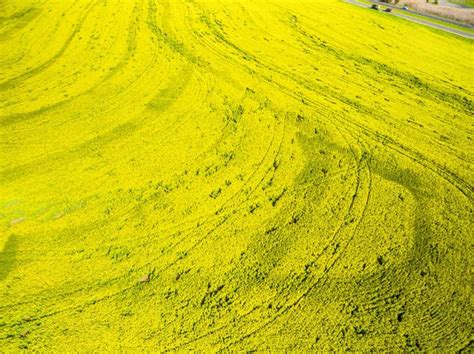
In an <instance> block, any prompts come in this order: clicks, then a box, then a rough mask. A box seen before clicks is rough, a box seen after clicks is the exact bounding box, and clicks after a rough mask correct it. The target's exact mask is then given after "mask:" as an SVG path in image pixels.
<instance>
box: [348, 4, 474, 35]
mask: <svg viewBox="0 0 474 354" xmlns="http://www.w3.org/2000/svg"><path fill="white" fill-rule="evenodd" d="M345 1H346V2H347V3H350V4H353V5H357V6H360V7H363V8H366V9H368V8H370V5H368V4H365V3H361V2H359V1H357V0H345ZM384 6H385V4H384ZM411 12H412V11H411ZM412 13H413V12H412ZM387 15H392V16H396V17H400V18H403V19H406V20H408V21H412V22H415V23H419V24H421V25H425V26H428V27H431V28H436V29H439V30H441V31H444V32H448V33H452V34H455V35H457V36H461V37H464V38H469V39H474V34H472V33H469V32H466V31H463V30H461V29H456V28H452V27H448V26H443V25H440V24H437V23H433V22H431V21H429V20H423V19H421V18H417V17H412V16H409V15H405V14H403V13H400V12H399V11H397V10H395V11H393V12H390V13H387ZM417 15H420V14H418V13H417ZM425 17H428V18H430V16H425ZM437 20H439V19H438V18H437ZM445 22H447V23H449V21H445Z"/></svg>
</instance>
